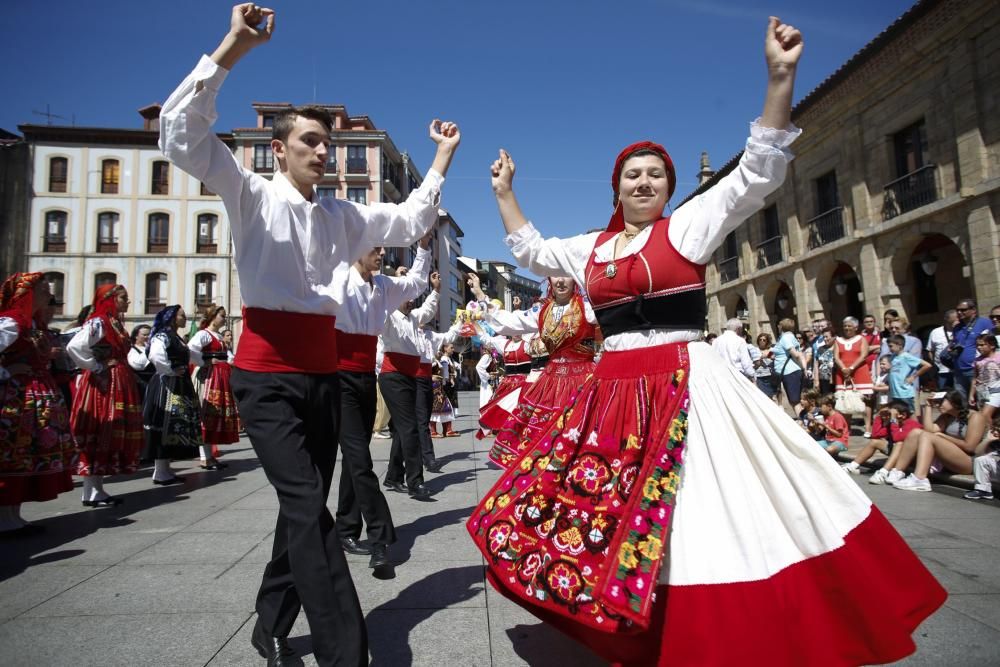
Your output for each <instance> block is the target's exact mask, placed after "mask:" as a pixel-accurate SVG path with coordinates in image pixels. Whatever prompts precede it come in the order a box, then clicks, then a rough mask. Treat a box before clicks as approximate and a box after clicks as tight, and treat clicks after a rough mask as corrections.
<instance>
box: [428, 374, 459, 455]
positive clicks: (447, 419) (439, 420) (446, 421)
mask: <svg viewBox="0 0 1000 667" xmlns="http://www.w3.org/2000/svg"><path fill="white" fill-rule="evenodd" d="M431 383H432V384H431V386H432V390H433V392H434V394H433V402H432V403H431V437H432V438H443V437H447V436H453V435H458V434H457V433H455V432H454V431H452V430H451V423H452V422H453V421H454V420H455V408H454V407H452V404H451V399H450V398H449V397H448V394H447V393H446V392H445V379H444V368H443V366H442V364H441V361H440V360H437V359H435V360H434V363H433V364H432V367H431ZM438 424H441V432H440V433H438V430H437V425H438Z"/></svg>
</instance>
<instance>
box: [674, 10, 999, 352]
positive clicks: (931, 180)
mask: <svg viewBox="0 0 1000 667" xmlns="http://www.w3.org/2000/svg"><path fill="white" fill-rule="evenodd" d="M792 119H793V122H794V123H795V124H796V125H798V126H799V127H801V128H802V129H803V133H802V136H801V137H800V138H799V139H798V140H797V141H796V142H795V144H794V146H793V150H794V152H795V154H796V158H795V160H794V162H793V163H792V164H791V167H790V169H789V172H788V177H787V179H786V181H785V183H784V185H783V186H782V187H781V188H780V189H779V190H778V191H777V192H775V193H774V194H773V195H771V196H770V197H769V198H768V200H767V202H766V203H765V208H764V209H763V211H762V212H760V213H758V214H757V215H755V216H753V217H752V218H751V219H750V220H748V221H747V222H746V223H745V224H744V225H742V226H741V227H740V228H739V229H738V230H737V231H736V232H734V233H733V234H732V235H731V236H730V237H729V238H728V239H726V243H724V245H723V247H722V248H720V250H718V251H717V252H716V255H715V258H714V261H713V263H712V265H711V266H710V267H709V269H708V276H707V282H708V294H709V313H708V329H709V330H710V331H720V330H722V328H723V325H724V323H725V321H726V319H727V318H730V317H734V316H738V317H742V318H743V319H745V320H747V321H749V324H750V329H751V331H752V332H757V331H760V330H762V331H770V332H772V333H773V332H774V330H775V323H776V322H777V320H778V319H780V318H782V317H791V318H793V319H795V320H796V321H797V322H798V324H799V326H800V327H804V326H807V325H808V324H809V322H810V321H811V320H813V319H816V318H819V317H827V318H830V319H832V320H834V321H836V322H838V323H839V321H840V320H841V319H842V318H843V317H844V316H845V315H847V314H851V315H855V316H859V317H860V316H861V315H864V314H866V313H871V314H874V315H875V316H876V318H878V319H879V322H880V323H881V317H882V314H883V312H884V311H885V310H886V309H888V308H895V309H897V310H899V311H900V312H901V313H903V314H905V316H907V317H908V318H909V319H910V321H911V322H912V323H913V328H914V330H915V331H916V330H921V329H927V328H928V327H931V326H937V325H938V324H939V323H940V320H941V315H942V312H943V311H944V310H946V309H949V308H954V306H955V304H956V302H957V301H958V300H960V299H961V298H963V297H967V296H971V297H973V298H975V299H977V300H978V302H979V305H980V312H981V314H983V313H985V312H988V308H989V307H991V306H993V305H994V304H998V303H1000V229H998V222H1000V11H997V4H996V3H995V2H992V1H990V0H925V1H923V2H918V3H917V4H916V5H914V6H913V7H912V8H911V9H910V10H909V11H908V12H907V13H906V14H904V15H903V16H902V17H900V18H899V19H898V20H897V21H896V22H894V23H893V24H892V25H891V26H889V27H888V28H887V29H886V30H885V31H883V33H882V34H880V35H879V36H878V37H876V38H875V39H874V40H873V41H872V42H871V43H869V44H868V45H867V46H866V47H865V48H864V49H862V50H861V51H859V52H858V53H857V54H855V56H854V57H853V58H851V59H850V60H849V61H848V62H847V63H845V64H844V65H843V66H842V67H841V68H840V69H839V70H838V71H837V72H835V73H834V74H833V75H831V76H830V77H829V78H828V79H827V80H826V81H825V82H823V83H822V84H821V85H820V86H819V87H817V88H816V89H815V90H814V91H812V92H811V93H809V94H808V95H807V96H806V97H805V98H804V99H803V100H802V101H801V102H800V103H799V104H798V105H797V106H796V107H795V109H794V111H793V114H792ZM738 157H739V156H737V157H736V158H733V160H731V161H730V162H729V163H728V164H727V165H726V166H725V167H724V168H723V169H722V170H720V172H719V173H718V174H715V175H714V176H712V177H710V178H709V179H708V180H707V181H706V182H705V183H703V184H702V185H701V186H700V187H699V189H698V190H697V191H696V192H695V193H694V194H697V192H700V191H702V190H704V189H705V188H707V187H709V186H710V185H711V184H712V183H714V182H715V181H716V180H717V179H718V178H719V177H720V176H721V175H724V174H725V173H728V171H730V170H731V169H732V168H733V166H735V164H736V160H737V158H738Z"/></svg>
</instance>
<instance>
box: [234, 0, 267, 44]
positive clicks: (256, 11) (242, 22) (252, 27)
mask: <svg viewBox="0 0 1000 667" xmlns="http://www.w3.org/2000/svg"><path fill="white" fill-rule="evenodd" d="M261 21H265V23H264V25H263V26H261V25H260V24H261ZM229 32H230V34H232V35H233V36H234V37H236V38H237V39H238V40H240V41H242V42H244V43H246V44H247V45H248V46H251V47H253V46H258V45H259V44H263V43H264V42H266V41H268V40H269V39H271V35H272V34H274V10H273V9H268V8H267V7H260V6H259V5H255V4H253V3H252V2H244V3H243V4H241V5H236V6H235V7H233V14H232V17H231V18H230V20H229Z"/></svg>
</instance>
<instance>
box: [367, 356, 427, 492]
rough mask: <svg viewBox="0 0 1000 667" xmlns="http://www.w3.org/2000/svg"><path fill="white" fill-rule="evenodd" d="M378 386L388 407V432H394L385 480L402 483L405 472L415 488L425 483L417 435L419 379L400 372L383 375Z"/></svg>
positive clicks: (407, 482) (409, 482) (411, 486)
mask: <svg viewBox="0 0 1000 667" xmlns="http://www.w3.org/2000/svg"><path fill="white" fill-rule="evenodd" d="M378 386H379V389H381V390H382V398H383V399H385V404H386V406H387V407H388V408H389V431H390V432H391V433H392V449H391V450H390V453H389V470H388V472H386V475H385V479H386V481H388V482H402V481H403V476H404V473H405V476H406V485H407V486H408V487H410V488H411V489H412V488H413V487H415V486H417V485H418V484H423V483H424V467H423V465H422V464H421V457H420V436H419V434H418V433H417V414H416V405H417V380H416V378H411V377H410V376H408V375H403V374H402V373H397V372H391V373H381V374H380V375H379V376H378ZM428 428H429V427H428ZM428 437H430V433H428Z"/></svg>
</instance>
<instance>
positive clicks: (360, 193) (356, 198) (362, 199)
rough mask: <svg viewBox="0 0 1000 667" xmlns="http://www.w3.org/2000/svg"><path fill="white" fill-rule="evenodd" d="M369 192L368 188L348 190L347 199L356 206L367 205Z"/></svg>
mask: <svg viewBox="0 0 1000 667" xmlns="http://www.w3.org/2000/svg"><path fill="white" fill-rule="evenodd" d="M367 194H368V191H367V189H366V188H347V198H348V199H350V200H351V201H352V202H354V203H355V204H365V203H367V201H368V199H367Z"/></svg>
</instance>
